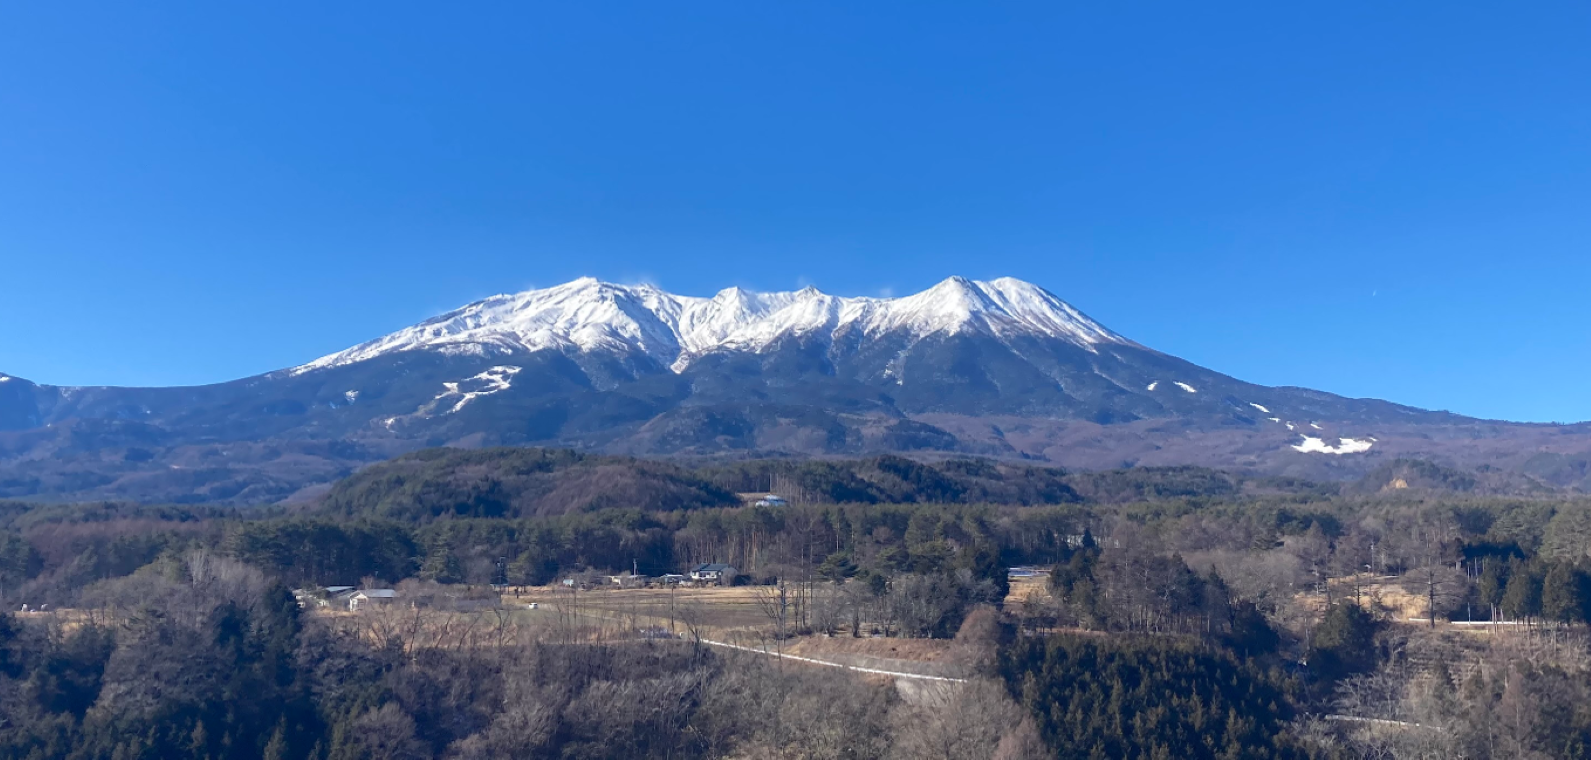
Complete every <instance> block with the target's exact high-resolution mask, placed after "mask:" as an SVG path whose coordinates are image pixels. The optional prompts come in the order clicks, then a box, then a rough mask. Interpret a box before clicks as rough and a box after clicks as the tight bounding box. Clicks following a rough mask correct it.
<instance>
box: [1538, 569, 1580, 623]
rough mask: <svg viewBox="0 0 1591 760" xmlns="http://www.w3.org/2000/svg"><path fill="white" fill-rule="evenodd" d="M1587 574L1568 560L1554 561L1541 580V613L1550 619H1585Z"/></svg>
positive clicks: (1562, 621)
mask: <svg viewBox="0 0 1591 760" xmlns="http://www.w3.org/2000/svg"><path fill="white" fill-rule="evenodd" d="M1585 601H1586V583H1585V576H1584V575H1583V574H1582V573H1581V572H1580V571H1579V570H1578V569H1576V568H1575V567H1574V566H1573V565H1570V564H1569V563H1567V562H1554V563H1553V565H1552V569H1551V570H1549V571H1548V572H1547V575H1546V576H1545V577H1544V578H1542V581H1541V614H1542V616H1543V617H1545V618H1547V619H1548V620H1555V621H1557V622H1559V623H1573V622H1579V621H1583V620H1585V617H1586V615H1585Z"/></svg>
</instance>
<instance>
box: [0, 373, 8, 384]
mask: <svg viewBox="0 0 1591 760" xmlns="http://www.w3.org/2000/svg"><path fill="white" fill-rule="evenodd" d="M9 382H11V376H10V375H0V383H9Z"/></svg>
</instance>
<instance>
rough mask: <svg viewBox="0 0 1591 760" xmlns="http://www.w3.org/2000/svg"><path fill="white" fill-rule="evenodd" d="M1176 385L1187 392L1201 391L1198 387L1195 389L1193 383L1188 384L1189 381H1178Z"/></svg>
mask: <svg viewBox="0 0 1591 760" xmlns="http://www.w3.org/2000/svg"><path fill="white" fill-rule="evenodd" d="M1176 386H1177V387H1178V388H1181V389H1183V390H1185V391H1187V392H1189V393H1198V392H1199V391H1198V390H1196V389H1194V387H1193V386H1191V385H1188V384H1187V383H1183V382H1178V383H1176Z"/></svg>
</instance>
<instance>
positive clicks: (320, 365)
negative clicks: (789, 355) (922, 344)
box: [289, 277, 1132, 375]
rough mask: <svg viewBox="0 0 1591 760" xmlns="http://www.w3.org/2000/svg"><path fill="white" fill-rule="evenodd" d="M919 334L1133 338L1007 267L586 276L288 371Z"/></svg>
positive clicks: (664, 359) (687, 357)
mask: <svg viewBox="0 0 1591 760" xmlns="http://www.w3.org/2000/svg"><path fill="white" fill-rule="evenodd" d="M897 331H904V332H906V333H908V334H909V335H910V336H911V337H912V338H914V339H921V338H924V337H927V336H929V335H936V334H948V335H954V334H957V333H961V332H965V331H978V332H984V333H988V334H990V335H993V336H995V337H996V338H998V339H1000V340H1002V341H1007V342H1009V341H1010V340H1012V339H1015V338H1019V337H1031V336H1040V337H1050V338H1058V339H1061V340H1066V341H1068V342H1071V343H1073V344H1074V345H1077V346H1079V347H1082V348H1084V349H1087V350H1089V351H1095V350H1097V349H1096V348H1095V346H1096V345H1098V344H1102V343H1120V344H1126V345H1132V344H1131V342H1130V341H1128V340H1127V339H1125V338H1123V337H1121V336H1119V335H1117V334H1115V333H1113V332H1111V331H1110V330H1108V329H1106V328H1105V327H1104V326H1103V325H1100V324H1099V323H1097V322H1094V321H1093V320H1091V319H1089V318H1088V317H1087V316H1086V315H1084V314H1083V313H1082V312H1079V311H1078V310H1076V309H1074V308H1073V307H1072V306H1071V305H1069V304H1067V303H1066V302H1064V301H1062V300H1061V299H1059V298H1057V297H1055V296H1054V295H1052V294H1051V293H1049V292H1048V291H1046V290H1044V289H1043V288H1040V287H1038V286H1036V285H1032V284H1030V283H1026V282H1023V281H1021V280H1016V279H1012V278H1009V277H1006V278H1001V279H998V280H992V281H989V282H979V281H973V280H968V279H965V278H962V277H952V278H950V279H948V280H945V281H944V282H941V283H939V284H938V285H935V286H934V287H932V288H929V289H928V290H925V291H923V292H921V293H918V294H916V295H911V296H905V297H902V298H865V297H862V298H842V297H838V296H831V295H827V294H825V293H822V292H819V291H818V290H817V289H816V288H811V287H808V288H804V289H802V290H799V291H795V292H786V293H756V292H752V291H748V290H742V289H740V288H729V289H727V290H723V291H720V292H719V293H718V294H717V295H715V296H713V297H711V298H698V297H691V296H678V295H674V294H671V293H666V292H664V291H662V290H660V289H658V288H656V287H653V286H651V285H614V284H611V283H605V282H599V281H597V280H595V279H592V278H583V279H579V280H575V281H574V282H570V283H566V284H564V285H559V286H557V287H552V288H545V289H542V290H529V291H525V292H523V293H516V294H510V295H499V296H492V297H491V298H487V299H485V300H483V301H478V302H476V303H472V304H470V305H468V306H465V307H463V308H461V309H458V310H456V311H452V312H449V313H447V314H443V315H442V316H439V317H436V318H434V319H430V320H427V321H425V322H422V323H420V324H418V325H415V326H413V327H409V328H405V329H403V330H399V331H397V332H395V333H392V334H390V335H387V336H385V337H382V338H378V339H376V340H373V341H370V342H368V343H364V344H361V345H358V346H355V347H353V348H350V349H348V350H346V351H341V352H338V353H335V354H331V355H329V356H324V357H321V358H320V359H317V360H315V361H313V362H310V363H309V364H305V365H303V366H300V367H296V368H294V369H292V370H289V372H290V373H291V374H294V375H297V374H302V373H304V372H310V371H313V370H317V369H324V368H327V367H337V366H343V365H347V364H353V363H356V362H361V361H365V360H368V359H374V358H376V357H378V356H384V355H387V354H393V353H398V352H402V351H413V350H417V349H427V350H433V351H441V352H446V353H461V354H470V355H477V356H496V355H504V354H509V353H514V352H520V351H539V350H546V349H552V350H560V351H571V352H593V351H618V352H628V351H639V352H641V353H645V354H647V355H648V356H651V357H653V358H654V359H656V360H657V361H659V362H660V363H662V364H664V365H666V366H669V367H671V368H672V369H673V370H674V371H676V372H678V371H681V370H683V369H684V368H685V367H686V366H689V364H690V362H691V361H692V360H693V359H694V358H696V357H698V356H700V355H702V354H705V353H707V352H710V351H714V350H719V349H738V350H747V351H761V350H764V349H766V348H768V347H769V346H771V345H773V344H774V343H775V342H776V341H778V340H780V339H781V338H784V337H786V336H807V335H819V336H823V337H826V338H828V339H830V340H832V339H834V338H835V337H837V336H839V335H842V334H860V335H862V336H864V337H875V336H880V335H884V334H886V333H894V332H897Z"/></svg>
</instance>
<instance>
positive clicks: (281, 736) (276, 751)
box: [264, 718, 287, 760]
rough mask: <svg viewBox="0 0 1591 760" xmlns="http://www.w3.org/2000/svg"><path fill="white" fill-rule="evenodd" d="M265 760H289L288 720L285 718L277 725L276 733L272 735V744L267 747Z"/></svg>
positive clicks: (267, 744)
mask: <svg viewBox="0 0 1591 760" xmlns="http://www.w3.org/2000/svg"><path fill="white" fill-rule="evenodd" d="M264 760H287V720H286V719H285V718H284V719H282V720H281V721H279V722H277V724H276V731H275V732H273V733H272V734H271V740H270V742H268V743H266V745H265V754H264Z"/></svg>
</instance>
